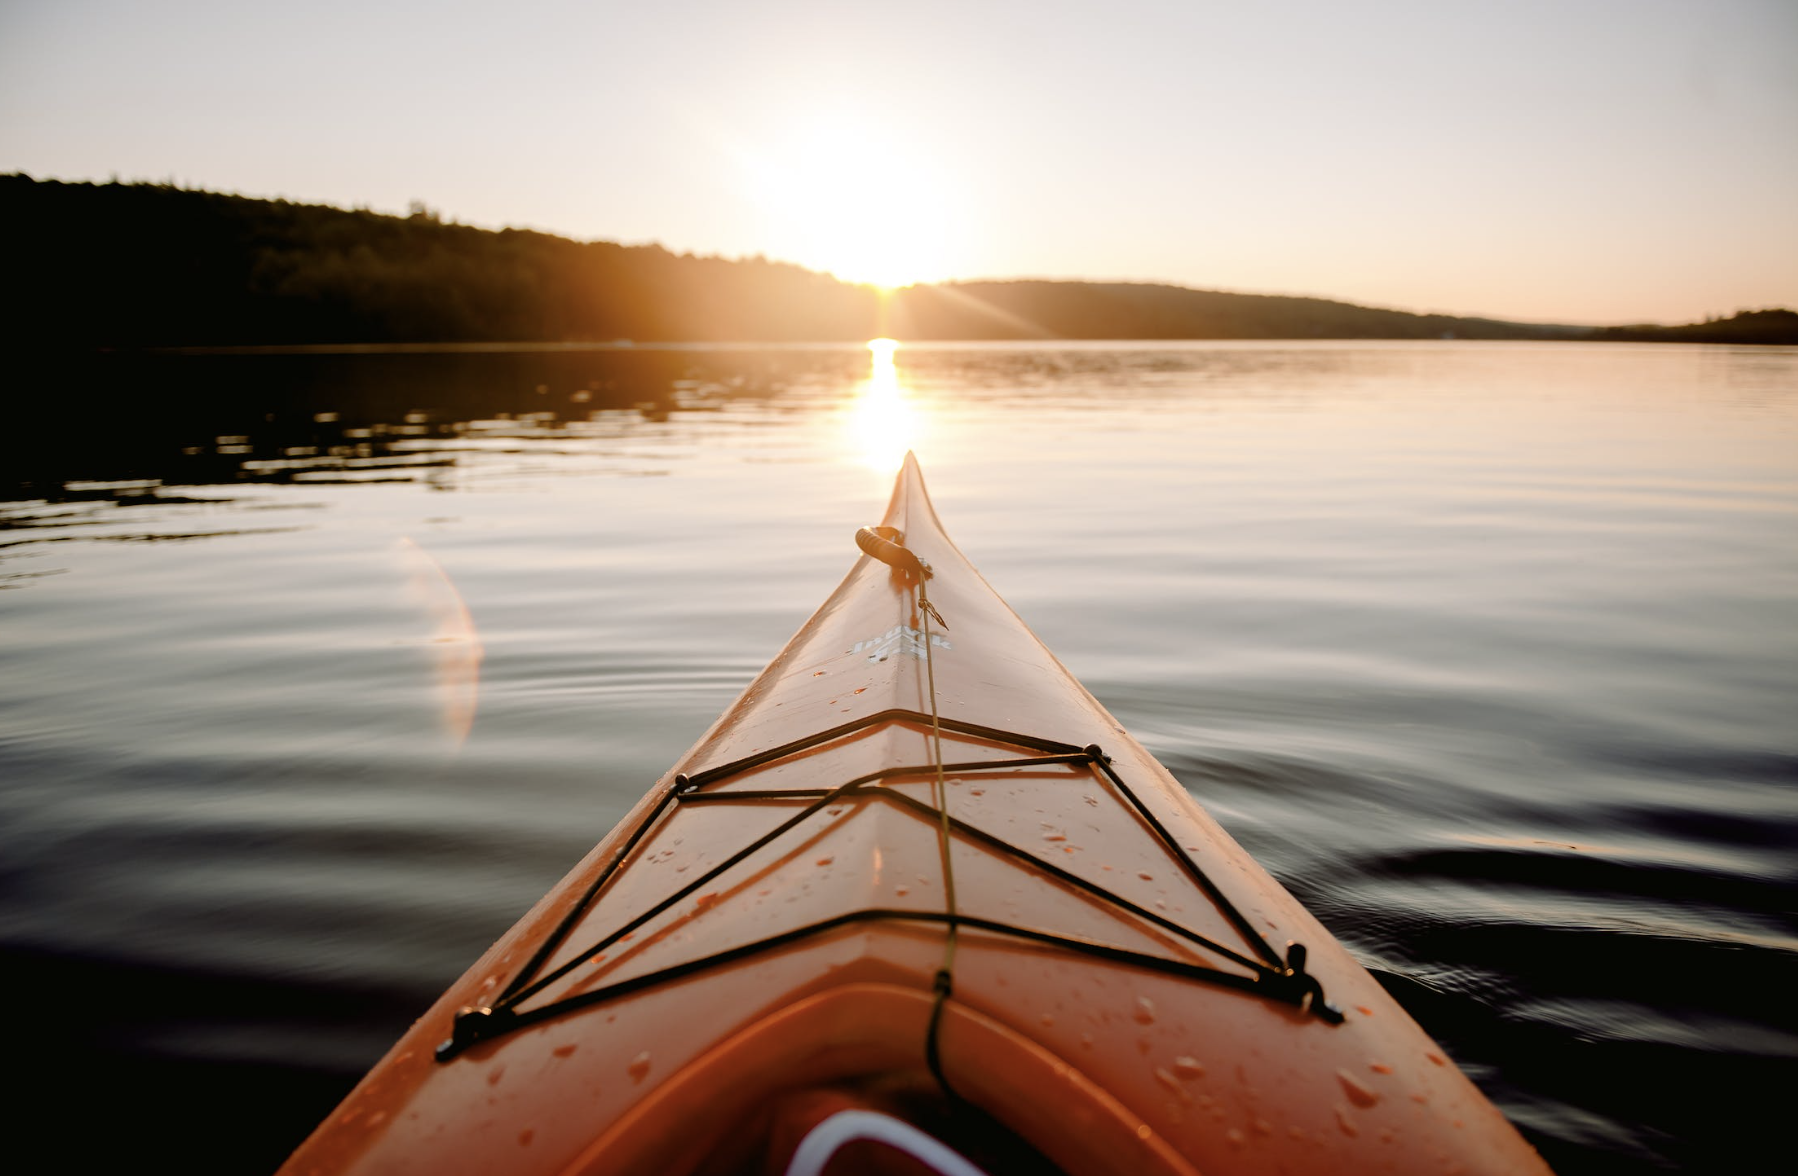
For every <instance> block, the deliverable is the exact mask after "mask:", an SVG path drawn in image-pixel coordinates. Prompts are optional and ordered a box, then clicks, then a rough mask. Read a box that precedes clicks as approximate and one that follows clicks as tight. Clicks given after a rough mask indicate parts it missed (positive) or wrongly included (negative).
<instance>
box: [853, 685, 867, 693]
mask: <svg viewBox="0 0 1798 1176" xmlns="http://www.w3.org/2000/svg"><path fill="white" fill-rule="evenodd" d="M867 689H868V688H867V687H866V686H857V687H856V688H855V692H856V693H857V694H862V693H865V692H866V691H867Z"/></svg>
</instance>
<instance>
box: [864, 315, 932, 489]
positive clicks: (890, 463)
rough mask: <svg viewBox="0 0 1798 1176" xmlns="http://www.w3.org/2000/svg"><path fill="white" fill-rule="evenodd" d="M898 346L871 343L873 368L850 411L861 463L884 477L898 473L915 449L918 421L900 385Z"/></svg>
mask: <svg viewBox="0 0 1798 1176" xmlns="http://www.w3.org/2000/svg"><path fill="white" fill-rule="evenodd" d="M898 350H899V344H897V343H895V342H894V341H893V340H891V339H873V340H870V341H869V343H868V353H869V355H870V357H871V360H872V366H871V368H870V370H869V372H868V379H867V382H866V383H864V384H862V385H861V386H860V387H859V388H857V389H856V396H855V402H854V403H853V404H852V405H851V406H850V408H849V419H848V430H847V431H848V433H849V437H850V439H851V441H852V442H853V444H854V449H855V453H856V455H857V457H859V458H860V460H861V463H862V464H863V465H865V466H867V467H868V468H869V469H871V470H873V471H874V472H875V473H877V474H880V475H882V476H883V477H891V476H892V475H893V474H895V473H897V472H898V470H899V466H900V464H901V463H903V462H904V461H905V454H906V451H907V450H910V449H912V448H915V446H916V442H917V438H918V433H919V428H918V425H919V421H918V412H917V409H916V408H915V407H914V406H913V405H912V404H911V403H910V401H909V398H908V397H907V396H906V393H905V389H904V387H903V386H901V385H900V383H899V368H898V365H897V364H895V363H894V362H893V353H894V352H896V351H898Z"/></svg>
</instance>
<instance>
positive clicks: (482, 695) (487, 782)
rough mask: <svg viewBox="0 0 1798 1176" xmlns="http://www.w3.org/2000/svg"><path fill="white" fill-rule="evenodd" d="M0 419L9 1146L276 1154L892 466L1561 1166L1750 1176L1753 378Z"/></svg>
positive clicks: (428, 395) (1060, 356)
mask: <svg viewBox="0 0 1798 1176" xmlns="http://www.w3.org/2000/svg"><path fill="white" fill-rule="evenodd" d="M29 383H30V385H31V389H30V390H29V391H27V392H25V393H23V394H22V395H21V399H26V400H29V401H31V403H32V404H34V405H36V406H37V407H34V408H31V409H28V410H21V412H22V413H23V417H22V418H21V417H20V416H17V415H15V425H18V426H19V428H18V432H16V433H15V434H14V443H13V444H11V445H10V446H9V447H8V448H9V453H8V457H7V463H8V465H9V466H10V467H11V468H9V469H6V470H0V493H4V494H5V495H6V496H7V498H8V499H9V500H8V501H6V502H3V503H0V664H3V665H4V667H5V671H4V673H3V674H0V817H3V820H0V838H3V839H4V855H3V857H0V879H3V886H0V950H3V951H4V952H5V956H6V963H7V967H8V971H9V974H10V975H11V977H12V978H13V983H12V985H11V986H10V989H11V991H12V992H13V994H14V1002H15V1003H14V1006H13V1012H14V1018H15V1022H16V1023H20V1024H21V1025H22V1028H21V1029H20V1030H16V1031H15V1032H21V1031H22V1032H23V1034H24V1040H23V1041H22V1042H17V1045H18V1046H19V1048H20V1049H22V1050H23V1051H24V1052H23V1053H22V1054H19V1053H15V1057H16V1058H17V1057H21V1056H22V1057H24V1058H27V1059H30V1060H31V1064H30V1067H29V1068H30V1070H31V1071H32V1073H33V1074H39V1075H41V1076H42V1079H41V1080H35V1079H34V1080H31V1081H30V1082H29V1083H28V1084H29V1085H31V1086H33V1087H34V1089H35V1091H36V1093H37V1095H39V1096H40V1097H41V1098H42V1100H43V1101H42V1106H41V1107H39V1106H35V1105H33V1104H30V1103H28V1104H27V1106H26V1108H25V1112H26V1114H28V1115H35V1114H47V1115H58V1114H60V1113H61V1109H63V1108H66V1107H68V1106H70V1105H73V1106H79V1107H85V1108H93V1107H96V1106H101V1105H104V1106H105V1107H106V1108H107V1110H106V1111H105V1112H104V1121H105V1122H107V1123H109V1124H116V1126H114V1127H109V1128H108V1129H107V1130H106V1131H104V1132H99V1133H97V1134H99V1135H101V1136H103V1137H104V1138H97V1139H93V1140H91V1141H90V1142H89V1143H88V1144H87V1147H88V1148H89V1150H90V1155H92V1156H94V1157H101V1156H106V1157H131V1156H138V1157H143V1156H156V1155H165V1154H166V1155H178V1156H180V1157H181V1158H182V1161H183V1163H184V1164H185V1166H186V1167H188V1168H189V1169H190V1170H195V1171H213V1170H216V1171H256V1170H266V1169H269V1168H272V1167H273V1166H274V1165H275V1164H277V1163H278V1162H279V1161H280V1159H281V1158H282V1157H283V1156H284V1155H285V1153H286V1151H287V1149H288V1148H290V1147H291V1146H293V1144H295V1143H296V1142H297V1141H298V1140H299V1139H300V1138H301V1137H302V1136H303V1135H304V1133H305V1132H306V1131H307V1130H309V1129H310V1127H311V1126H312V1125H313V1123H314V1122H315V1121H316V1120H317V1118H318V1117H319V1116H321V1115H322V1114H323V1113H324V1112H325V1111H326V1110H327V1109H328V1108H329V1107H330V1105H332V1104H333V1103H334V1101H335V1100H336V1099H337V1098H338V1097H340V1096H341V1094H342V1093H344V1092H345V1091H346V1090H347V1089H348V1087H349V1085H350V1084H351V1083H352V1082H353V1081H354V1080H355V1078H356V1077H357V1076H358V1075H359V1074H360V1072H361V1071H362V1070H363V1069H364V1068H365V1067H366V1066H367V1065H369V1064H370V1063H371V1062H372V1061H374V1060H375V1058H377V1057H378V1056H379V1055H380V1054H381V1052H383V1050H384V1049H385V1048H386V1046H387V1045H388V1044H389V1043H390V1042H391V1041H392V1040H393V1038H394V1037H396V1036H397V1035H398V1033H399V1032H400V1031H401V1030H402V1029H403V1028H404V1027H405V1026H406V1025H407V1024H408V1023H409V1022H410V1020H411V1019H412V1018H413V1017H415V1016H417V1015H418V1014H419V1013H420V1012H422V1011H423V1010H424V1008H425V1007H426V1006H427V1005H428V1004H429V1003H430V1001H431V1000H432V999H433V998H434V997H435V996H436V994H437V993H438V992H439V991H440V990H441V989H442V988H443V987H444V986H445V985H446V984H447V983H448V982H449V981H450V980H451V979H453V978H454V977H455V976H456V975H457V974H459V973H460V971H461V970H462V968H463V967H465V966H466V965H467V964H468V963H470V962H471V961H472V960H473V959H474V958H475V956H476V955H477V954H479V953H480V952H481V951H482V950H483V949H484V948H485V947H486V946H487V945H488V943H489V942H491V940H492V939H493V938H494V937H495V936H497V935H498V934H499V933H500V932H501V931H503V930H504V929H505V928H506V927H507V926H508V925H510V923H511V922H512V921H513V920H514V919H515V918H516V917H517V916H518V915H519V914H520V913H522V912H523V911H524V909H525V908H526V907H528V906H529V905H530V904H531V903H532V902H533V901H535V900H536V899H537V898H538V897H539V896H540V895H541V894H542V893H543V891H544V890H546V889H547V888H548V887H549V886H550V885H551V884H552V883H553V882H554V881H555V880H556V879H557V878H558V877H560V876H561V874H562V873H563V872H564V871H565V870H566V869H567V868H568V867H569V866H571V865H572V864H573V863H574V862H575V861H576V860H577V859H578V858H579V857H580V856H581V855H582V854H583V853H585V852H586V850H587V849H589V848H590V847H591V845H592V844H593V843H594V842H595V841H596V840H598V838H599V837H600V836H601V835H602V834H603V833H604V832H605V831H606V830H607V829H608V828H609V827H610V826H611V825H612V823H613V822H614V821H616V820H617V819H618V818H619V817H620V816H621V815H622V814H623V813H624V812H625V810H626V808H627V807H628V806H629V805H630V804H631V803H632V802H633V801H634V800H635V799H636V798H637V797H638V796H640V795H641V793H642V792H643V791H644V789H645V788H646V787H647V786H648V785H649V784H650V783H652V782H653V781H654V780H655V779H656V777H657V776H659V775H660V774H661V772H662V771H663V769H664V768H665V767H666V766H667V765H668V764H669V763H670V762H671V761H672V760H673V759H674V758H675V757H676V756H677V755H678V754H679V753H680V752H682V751H683V750H685V748H686V747H687V746H688V745H689V743H691V741H692V740H693V739H694V738H695V737H697V735H698V734H699V733H700V731H702V730H703V729H704V728H705V727H706V725H707V724H708V723H709V722H710V721H711V720H712V719H713V718H714V717H715V716H716V715H717V714H718V712H719V711H720V710H722V709H723V707H724V706H725V705H726V704H727V703H728V702H729V701H730V700H731V699H732V698H733V697H734V696H735V694H736V693H737V692H738V691H739V690H740V689H741V688H742V687H743V686H744V685H745V684H746V683H747V682H748V680H749V679H750V677H751V676H752V675H753V674H754V673H755V672H756V671H757V670H758V669H760V667H761V666H762V665H763V664H765V663H766V661H767V660H768V659H769V658H770V657H771V656H772V655H773V654H774V653H775V652H776V651H777V650H778V649H779V648H780V646H781V644H782V643H783V642H784V641H785V639H786V638H787V637H788V636H789V635H790V634H791V633H792V631H793V630H794V629H795V628H796V627H797V626H798V625H799V623H800V622H801V621H803V620H804V619H805V617H806V616H807V615H808V614H809V613H810V611H811V609H812V608H813V607H814V606H815V605H816V604H817V603H819V602H820V601H821V600H822V599H823V598H824V596H825V595H826V594H827V593H828V592H829V591H830V589H831V588H832V587H833V586H834V585H835V583H836V582H837V580H838V579H839V578H840V577H841V576H842V575H843V573H844V572H845V571H846V570H847V569H848V567H849V565H850V564H851V563H852V562H853V560H854V558H855V557H856V552H855V549H854V547H853V544H852V542H851V538H850V537H851V534H852V532H853V530H854V528H855V527H856V526H857V525H859V524H861V523H864V522H872V521H874V520H876V519H877V517H878V515H879V513H880V510H881V508H882V506H883V505H884V503H885V499H886V495H887V492H888V490H889V489H890V486H891V477H892V471H893V469H894V467H895V466H896V464H897V457H898V455H899V454H900V453H902V452H903V451H904V450H905V448H907V447H908V446H909V447H911V448H914V449H915V450H916V451H917V452H918V454H919V456H920V458H921V460H922V461H923V464H924V469H925V472H926V474H927V476H928V479H929V482H930V486H931V489H932V492H933V495H934V497H935V499H936V504H937V508H938V511H939V513H940V514H941V515H942V517H943V519H944V521H945V522H946V523H947V525H948V527H949V530H950V532H951V534H952V535H954V536H955V538H956V540H957V541H958V543H959V545H960V546H961V547H962V549H963V550H964V551H965V552H966V553H967V554H968V555H969V557H970V558H972V559H973V560H974V562H975V563H976V564H978V565H979V566H980V567H981V569H982V571H983V572H984V573H985V574H986V577H987V578H988V580H990V581H991V582H992V584H993V585H994V586H995V587H996V588H997V589H998V590H999V591H1000V592H1001V593H1002V594H1003V595H1004V596H1005V597H1006V598H1007V599H1008V600H1009V601H1010V602H1011V604H1012V605H1013V607H1015V608H1016V609H1017V610H1018V612H1019V613H1020V614H1022V615H1023V616H1024V617H1025V618H1026V620H1028V621H1029V622H1030V624H1031V625H1032V626H1033V627H1034V628H1035V629H1036V631H1037V632H1038V634H1039V635H1040V636H1041V637H1042V638H1043V639H1044V640H1045V641H1046V642H1047V643H1048V644H1049V646H1050V647H1051V648H1053V649H1054V650H1055V651H1056V652H1057V653H1058V654H1059V655H1060V656H1061V658H1062V660H1063V661H1064V662H1066V663H1067V664H1068V666H1069V667H1070V668H1071V669H1072V670H1073V671H1074V673H1075V674H1076V675H1078V676H1079V677H1080V678H1081V679H1082V680H1083V681H1085V683H1086V684H1087V685H1088V686H1089V687H1090V688H1091V689H1092V691H1093V692H1094V693H1095V694H1097V695H1098V696H1099V698H1100V699H1101V700H1102V701H1104V702H1105V703H1106V704H1107V705H1108V706H1109V707H1110V708H1111V709H1112V710H1113V711H1114V712H1115V713H1116V714H1117V715H1118V717H1119V718H1120V719H1121V720H1122V721H1123V722H1124V723H1125V725H1127V726H1128V727H1130V728H1131V729H1132V730H1133V731H1134V732H1135V734H1136V735H1137V736H1138V737H1139V738H1140V739H1141V740H1142V741H1143V742H1144V743H1145V744H1147V745H1148V747H1149V748H1150V750H1152V751H1153V752H1154V753H1155V754H1156V755H1158V756H1159V757H1160V758H1161V759H1162V760H1163V762H1165V763H1166V764H1167V765H1168V766H1169V768H1171V769H1172V770H1173V771H1174V773H1175V774H1176V775H1177V776H1179V778H1180V779H1181V780H1182V781H1183V782H1184V783H1185V784H1186V785H1187V786H1188V787H1189V788H1190V789H1191V790H1192V791H1193V793H1194V794H1195V796H1197V797H1198V798H1199V800H1200V802H1201V803H1203V804H1204V805H1205V806H1207V807H1208V808H1209V809H1210V810H1211V811H1212V812H1213V813H1214V814H1215V815H1216V816H1217V817H1218V818H1219V819H1220V820H1222V821H1223V823H1224V824H1225V825H1226V826H1227V827H1228V828H1229V829H1230V830H1231V832H1232V833H1234V834H1235V835H1236V836H1237V837H1238V838H1239V839H1240V840H1241V841H1243V842H1244V843H1245V844H1246V845H1247V847H1248V848H1249V849H1250V850H1251V852H1253V853H1254V854H1255V855H1256V856H1257V857H1259V858H1260V860H1261V861H1262V862H1263V863H1264V864H1265V865H1267V866H1268V867H1269V868H1270V869H1271V870H1272V871H1273V872H1274V874H1275V875H1277V876H1278V877H1279V878H1280V879H1281V880H1282V881H1283V882H1284V883H1285V884H1286V885H1287V886H1288V887H1290V888H1291V889H1292V890H1293V891H1294V892H1295V893H1296V894H1297V895H1298V896H1299V897H1300V898H1301V899H1302V900H1303V901H1304V902H1305V903H1306V904H1307V905H1309V906H1310V907H1311V908H1312V910H1313V911H1314V912H1316V913H1317V914H1318V915H1319V916H1320V917H1321V918H1322V919H1323V921H1324V922H1325V923H1326V924H1327V925H1329V926H1330V927H1331V928H1332V929H1333V930H1334V931H1335V932H1336V933H1337V934H1338V935H1339V936H1340V937H1341V938H1342V939H1343V940H1344V941H1345V942H1346V943H1347V944H1348V945H1349V947H1350V948H1351V950H1353V951H1354V952H1355V953H1356V954H1357V955H1358V956H1359V957H1360V958H1361V959H1362V960H1363V961H1364V962H1366V964H1367V965H1368V966H1369V967H1370V968H1372V969H1373V970H1374V971H1375V973H1376V974H1377V975H1378V976H1379V977H1380V979H1381V981H1382V982H1383V983H1385V984H1386V985H1387V986H1388V987H1389V988H1390V989H1391V990H1392V991H1393V993H1394V994H1395V995H1396V996H1397V997H1398V998H1399V999H1400V1000H1401V1001H1402V1002H1403V1003H1404V1004H1405V1005H1406V1006H1407V1007H1408V1008H1409V1009H1410V1010H1411V1011H1412V1012H1413V1013H1414V1015H1416V1016H1417V1017H1418V1019H1419V1020H1420V1021H1422V1022H1423V1024H1424V1026H1425V1027H1426V1028H1427V1029H1428V1030H1430V1031H1431V1032H1432V1033H1433V1034H1435V1035H1436V1036H1437V1037H1438V1038H1439V1039H1440V1040H1441V1041H1443V1043H1444V1044H1445V1045H1446V1046H1447V1047H1448V1049H1449V1050H1450V1052H1451V1053H1452V1054H1453V1055H1454V1056H1455V1057H1456V1059H1457V1060H1458V1061H1459V1062H1460V1064H1461V1065H1462V1066H1463V1067H1464V1068H1465V1069H1466V1070H1467V1071H1468V1072H1469V1073H1470V1074H1471V1075H1472V1077H1473V1078H1474V1079H1475V1081H1477V1082H1478V1083H1479V1084H1480V1085H1481V1086H1482V1088H1484V1089H1485V1090H1486V1092H1487V1093H1488V1094H1489V1095H1490V1096H1491V1097H1492V1098H1493V1099H1495V1100H1496V1101H1497V1102H1498V1103H1499V1105H1500V1106H1501V1107H1502V1108H1503V1109H1504V1110H1505V1111H1506V1112H1507V1113H1508V1114H1509V1115H1510V1116H1511V1117H1512V1118H1513V1120H1514V1121H1515V1122H1516V1123H1517V1124H1518V1125H1519V1126H1520V1127H1521V1128H1522V1129H1523V1130H1524V1132H1525V1133H1526V1134H1527V1135H1528V1136H1529V1137H1530V1138H1531V1139H1532V1141H1534V1142H1535V1143H1536V1144H1537V1146H1538V1147H1540V1148H1541V1149H1542V1150H1543V1151H1544V1153H1545V1154H1546V1155H1547V1156H1548V1157H1549V1158H1550V1160H1551V1161H1552V1162H1553V1163H1555V1164H1556V1165H1557V1166H1558V1167H1559V1168H1560V1169H1561V1170H1562V1171H1563V1172H1566V1173H1598V1172H1620V1173H1645V1172H1653V1171H1660V1170H1669V1169H1678V1170H1688V1171H1707V1170H1722V1169H1724V1168H1726V1167H1734V1166H1736V1165H1737V1164H1739V1163H1741V1162H1745V1161H1746V1159H1747V1158H1748V1157H1750V1156H1752V1155H1753V1154H1754V1153H1755V1151H1756V1150H1757V1148H1758V1147H1760V1146H1774V1145H1778V1146H1781V1147H1783V1143H1784V1138H1785V1132H1784V1130H1783V1124H1779V1116H1781V1115H1783V1114H1785V1105H1786V1103H1787V1101H1788V1099H1789V1096H1790V1093H1791V1091H1792V1090H1793V1089H1794V1088H1798V1065H1795V1064H1794V1063H1795V1059H1798V1012H1795V1011H1794V1010H1795V1006H1794V1002H1793V996H1792V994H1793V991H1794V985H1795V984H1798V967H1795V961H1798V954H1795V953H1794V947H1795V946H1798V914H1795V910H1798V901H1794V900H1795V897H1798V868H1795V867H1798V860H1795V857H1794V852H1793V851H1794V848H1795V846H1798V789H1795V788H1794V785H1795V784H1798V353H1795V352H1793V351H1791V350H1786V349H1740V350H1730V349H1721V348H1718V349H1710V348H1683V347H1644V348H1631V347H1620V346H1619V347H1603V346H1584V345H1527V344H1526V345H1474V344H1455V343H1443V344H1398V345H1383V344H1328V345H1310V346H1305V345H1300V346H1292V345H1259V344H1257V345H1238V346H1231V345H1224V346H1219V345H1171V346H1159V347H1141V346H1107V345H1071V346H1063V347H1054V348H1047V347H1036V348H1031V347H1011V346H976V347H955V348H949V347H943V348H923V347H919V348H907V349H904V350H901V351H899V352H898V354H897V357H896V360H895V362H894V364H893V365H892V366H891V367H884V366H883V365H881V364H880V363H878V362H873V361H871V357H870V354H869V352H868V351H866V350H865V349H861V348H817V349H804V348H795V349H785V350H756V351H747V350H738V351H733V350H724V349H687V350H683V349H662V350H648V349H609V350H579V349H572V350H551V351H536V352H507V351H498V350H489V351H482V350H468V351H460V352H452V353H435V354H432V353H410V354H347V355H345V354H337V355H326V354H314V355H305V356H269V355H257V356H243V355H229V356H219V355H183V356H161V357H151V358H142V357H138V358H130V357H119V356H114V357H102V358H100V359H97V360H95V361H93V362H92V363H90V364H87V365H81V366H78V368H77V370H75V371H74V372H73V373H72V374H71V373H70V372H67V371H57V372H54V373H40V374H39V375H38V376H37V377H36V378H35V379H34V380H32V381H30V382H29ZM21 419H22V420H23V424H20V421H21ZM477 671H478V680H477V676H476V675H477ZM15 1073H17V1072H15ZM20 1121H21V1122H26V1121H28V1120H27V1119H23V1118H22V1119H21V1120H20ZM1776 1124H1779V1125H1778V1126H1776ZM89 1130H90V1134H96V1133H93V1132H92V1130H91V1128H90V1129H89Z"/></svg>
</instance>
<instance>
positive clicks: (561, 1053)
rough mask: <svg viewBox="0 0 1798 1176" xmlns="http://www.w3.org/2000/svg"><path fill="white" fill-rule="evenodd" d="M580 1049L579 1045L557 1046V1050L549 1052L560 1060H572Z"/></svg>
mask: <svg viewBox="0 0 1798 1176" xmlns="http://www.w3.org/2000/svg"><path fill="white" fill-rule="evenodd" d="M579 1048H580V1046H578V1045H558V1046H556V1048H554V1049H552V1050H550V1051H549V1052H550V1053H552V1054H554V1055H556V1056H557V1057H559V1058H571V1057H573V1056H574V1051H575V1050H577V1049H579Z"/></svg>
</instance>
